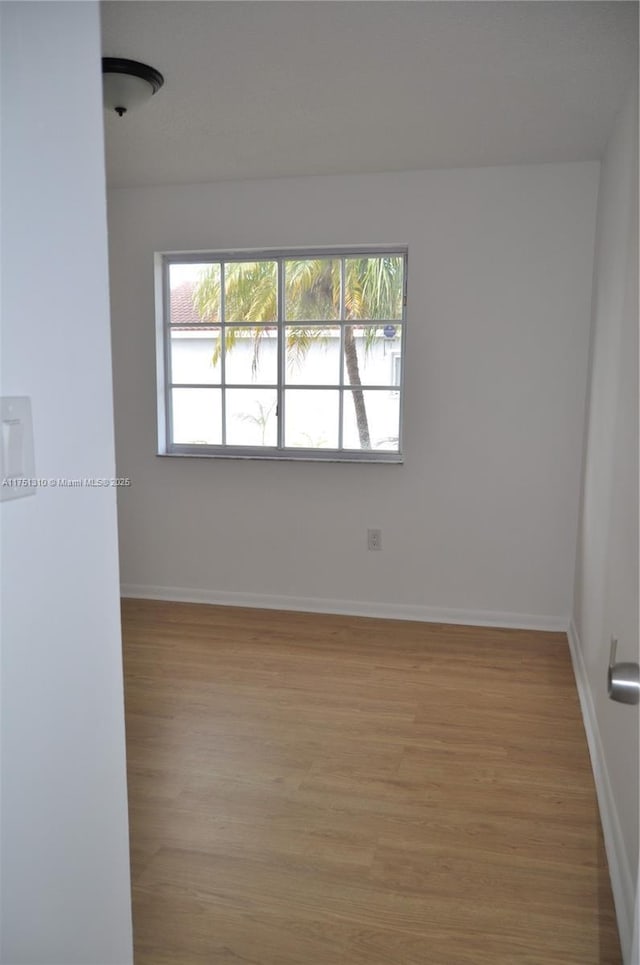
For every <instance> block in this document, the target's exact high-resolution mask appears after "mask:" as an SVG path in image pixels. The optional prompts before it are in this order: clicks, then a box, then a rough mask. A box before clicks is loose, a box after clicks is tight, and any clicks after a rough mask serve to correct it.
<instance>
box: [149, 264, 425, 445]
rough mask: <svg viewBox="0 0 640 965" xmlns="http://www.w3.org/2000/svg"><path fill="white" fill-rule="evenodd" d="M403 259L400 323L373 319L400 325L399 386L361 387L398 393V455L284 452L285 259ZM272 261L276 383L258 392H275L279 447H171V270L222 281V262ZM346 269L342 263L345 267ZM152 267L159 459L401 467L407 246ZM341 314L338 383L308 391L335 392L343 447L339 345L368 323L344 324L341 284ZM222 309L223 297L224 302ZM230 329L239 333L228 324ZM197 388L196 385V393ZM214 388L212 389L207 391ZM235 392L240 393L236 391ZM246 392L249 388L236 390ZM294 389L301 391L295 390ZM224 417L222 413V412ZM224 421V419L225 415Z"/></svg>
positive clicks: (343, 389)
mask: <svg viewBox="0 0 640 965" xmlns="http://www.w3.org/2000/svg"><path fill="white" fill-rule="evenodd" d="M384 255H386V256H393V257H401V258H402V259H403V261H404V266H403V267H404V276H403V287H404V291H403V297H402V317H401V318H400V319H397V318H396V319H375V320H373V321H374V322H375V324H376V325H377V326H378V325H379V326H380V327H381V328H383V327H384V326H385V325H401V326H402V341H401V348H400V352H399V353H398V354H399V356H400V384H399V385H393V386H390V385H388V384H385V385H377V384H376V385H369V384H366V385H363V386H362V389H363V390H365V391H367V390H374V391H375V390H378V391H381V390H386V392H389V391H390V390H391V391H392V394H393V395H394V396H395V395H396V394H397V393H400V399H399V425H398V449H397V450H393V451H390V450H378V449H344V448H337V449H325V448H322V449H321V448H317V449H316V448H309V449H305V448H301V447H297V446H296V447H285V446H284V405H285V402H284V398H285V388H287V387H291V386H288V385H287V383H286V379H285V375H284V370H285V354H284V353H285V348H284V341H285V340H284V338H283V337H282V331H283V329H284V327H285V326H286V325H287V324H291V321H289V322H287V320H286V319H285V318H284V313H283V303H284V298H283V294H284V269H283V263H284V261H286V260H287V259H291V258H295V259H307V258H308V259H313V258H332V257H333V258H358V257H361V258H364V257H376V256H377V257H381V256H384ZM259 260H271V261H275V262H277V265H278V268H277V286H278V317H277V320H276V321H275V322H273V323H269V324H272V325H274V326H276V327H277V329H278V340H279V345H280V351H279V362H278V382H277V385H275V384H274V385H268V386H260V388H262V387H264V388H270V389H275V390H277V399H278V404H277V411H278V415H277V418H278V445H277V446H237V445H236V446H231V445H226V444H224V443H223V444H221V445H207V444H204V443H203V444H183V443H175V442H173V439H172V409H171V391H172V388H173V387H174V386H173V384H172V380H171V345H170V333H171V328H170V306H171V301H170V287H169V269H170V266H171V265H173V264H182V265H186V264H190V263H191V264H201V263H206V262H208V261H211V262H212V263H214V264H215V263H219V264H220V265H221V272H222V277H224V264H225V262H238V261H248V262H251V261H259ZM343 264H344V262H343ZM154 266H155V303H156V377H157V428H158V437H157V438H158V447H157V454H158V455H159V456H182V457H196V458H214V459H276V460H282V459H284V460H294V461H310V462H368V463H392V464H398V463H402V462H403V461H404V457H403V448H402V441H403V421H404V420H403V408H404V370H405V366H404V359H405V357H406V342H407V267H408V248H407V246H406V245H376V246H365V247H331V248H329V247H327V248H287V249H281V248H277V249H276V248H243V249H225V250H213V251H212V250H207V251H186V252H185V251H163V252H156V254H155V259H154ZM341 302H342V308H341V312H340V315H341V317H340V319H336V320H334V319H332V320H330V321H327V324H328V325H331V326H334V325H335V326H339V327H340V342H341V363H340V381H339V382H338V383H337V384H335V385H319V384H314V385H313V386H309V388H310V389H313V390H319V391H321V390H324V389H327V390H333V391H336V390H338V391H339V400H340V405H339V422H340V427H339V440H340V443H341V442H342V413H343V400H344V397H345V393H346V392H348V391H352V389H353V386H352V385H350V383H348V382H345V381H344V375H345V373H344V360H343V358H342V356H343V350H342V345H343V344H344V328H345V326H346V325H349V324H351V325H361V324H365V325H366V323H367V321H368V320H367V319H363V320H362V321H360V320H355V319H353V320H348V319H346V318H345V317H344V315H345V310H344V279H343V284H342V286H341ZM222 303H223V304H224V296H223V298H222ZM225 325H226V322H225V323H224V324H221V328H222V333H221V337H222V339H223V342H224V327H225ZM229 325H230V327H239V326H236V325H234V324H233V323H229ZM198 387H199V386H197V385H195V384H194V388H198ZM207 387H208V388H214V387H216V386H207ZM227 387H228V386H227V385H226V383H225V381H224V368H223V371H222V375H221V382H220V389H221V391H222V394H223V398H224V392H225V389H226V388H227ZM234 387H236V388H237V387H238V386H235V385H234ZM239 387H241V388H249V387H251V388H252V387H253V386H248V385H247V386H239ZM295 388H296V389H299V388H304V387H303V386H300V385H296V386H295ZM223 413H224V410H223ZM223 419H224V414H223Z"/></svg>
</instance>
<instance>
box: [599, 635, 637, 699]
mask: <svg viewBox="0 0 640 965" xmlns="http://www.w3.org/2000/svg"><path fill="white" fill-rule="evenodd" d="M617 649H618V641H617V640H616V638H615V637H611V649H610V651H609V669H608V671H607V691H608V694H609V696H610V697H611V700H616V701H618V703H620V704H638V703H640V666H638V664H637V663H616V651H617Z"/></svg>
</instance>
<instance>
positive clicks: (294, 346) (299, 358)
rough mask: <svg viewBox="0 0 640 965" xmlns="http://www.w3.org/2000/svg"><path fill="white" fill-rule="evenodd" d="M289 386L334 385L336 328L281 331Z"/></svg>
mask: <svg viewBox="0 0 640 965" xmlns="http://www.w3.org/2000/svg"><path fill="white" fill-rule="evenodd" d="M285 337H286V340H287V365H286V372H285V381H286V382H288V383H289V384H290V385H337V384H338V382H339V381H340V328H339V326H338V325H332V326H328V325H323V326H322V327H320V326H315V327H312V326H304V327H303V326H300V325H295V326H293V325H290V326H287V328H286V329H285Z"/></svg>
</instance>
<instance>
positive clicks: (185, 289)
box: [171, 281, 214, 328]
mask: <svg viewBox="0 0 640 965" xmlns="http://www.w3.org/2000/svg"><path fill="white" fill-rule="evenodd" d="M195 287H196V285H195V282H192V281H184V282H183V283H182V284H181V285H178V286H177V288H172V289H171V324H172V325H180V326H182V325H185V326H186V325H188V326H192V325H194V326H195V327H196V328H202V327H203V325H206V324H207V323H208V324H209V325H211V323H212V322H213V321H214V319H210V318H206V319H203V318H201V316H200V315H199V314H198V312H197V310H196V308H195V306H194V304H193V295H194V292H195Z"/></svg>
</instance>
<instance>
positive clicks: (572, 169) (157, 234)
mask: <svg viewBox="0 0 640 965" xmlns="http://www.w3.org/2000/svg"><path fill="white" fill-rule="evenodd" d="M597 180H598V164H597V163H581V164H564V165H563V164H560V165H539V166H531V167H503V168H485V169H476V170H474V169H470V170H454V171H431V172H412V173H408V174H388V175H367V176H364V175H363V176H349V177H329V178H300V179H283V180H272V181H254V182H250V181H247V182H227V183H218V184H212V185H191V186H182V187H167V188H138V189H120V190H115V191H113V192H111V193H110V198H109V237H110V247H111V279H112V289H111V293H112V326H113V353H114V380H115V381H114V385H115V403H116V409H115V413H116V456H117V464H118V471H119V472H120V473H121V474H122V475H130V476H131V477H132V480H133V484H132V486H131V488H130V489H129V490H127V491H126V492H122V493H120V495H119V513H120V534H121V571H122V579H123V583H124V585H125V592H128V593H132V594H150V595H154V594H156V595H163V594H164V595H168V596H174V597H178V596H183V597H185V598H192V599H204V600H220V601H223V602H224V601H229V602H240V603H242V602H244V601H245V600H246V601H248V602H250V603H254V604H259V605H278V603H283V604H285V605H287V606H292V607H293V606H303V607H309V608H318V609H323V608H326V609H338V610H339V609H343V610H346V611H350V612H356V613H357V612H365V613H367V612H369V613H378V614H380V613H382V614H389V615H397V616H411V617H417V618H421V617H426V618H429V617H436V618H438V617H440V618H443V619H456V618H458V619H470V620H472V621H479V620H482V619H487V620H489V621H491V620H496V621H497V622H504V623H508V622H509V621H511V622H514V623H516V624H520V625H539V626H562V627H565V626H566V625H567V623H568V618H569V613H570V606H571V596H572V582H573V569H574V554H575V533H576V527H577V514H578V494H579V484H580V464H581V450H582V427H583V415H584V399H585V391H586V372H587V356H588V338H589V323H590V295H591V273H592V265H593V244H594V233H595V209H596V194H597ZM358 243H375V244H383V243H391V244H393V243H397V244H403V243H405V244H408V246H409V278H408V289H409V305H408V332H407V353H408V354H407V363H406V376H405V377H406V406H405V422H404V425H405V452H406V462H405V464H404V465H403V466H384V465H382V466H372V465H336V464H309V463H307V464H304V463H274V462H242V461H220V460H218V461H213V460H206V459H202V460H198V459H191V460H189V459H178V458H167V457H164V458H158V457H156V456H155V455H154V453H155V451H156V439H155V432H156V401H155V381H154V380H155V361H154V350H155V349H154V345H155V342H154V302H153V252H154V251H157V250H184V249H198V248H200V249H202V248H231V247H239V248H242V247H252V246H256V247H260V246H265V247H266V246H296V245H297V246H301V245H331V244H336V245H347V244H358ZM367 527H380V528H381V529H382V539H383V547H384V548H383V551H382V552H381V553H369V552H367V549H366V529H367Z"/></svg>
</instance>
